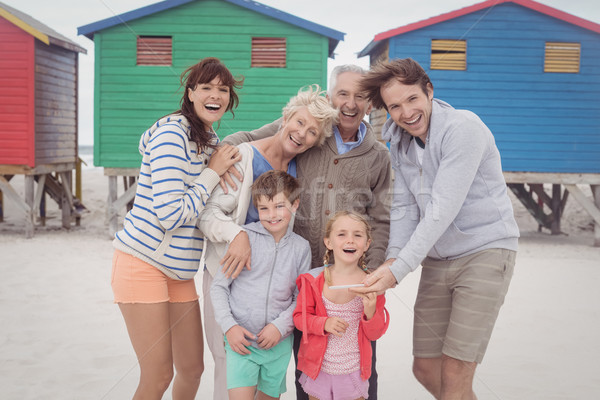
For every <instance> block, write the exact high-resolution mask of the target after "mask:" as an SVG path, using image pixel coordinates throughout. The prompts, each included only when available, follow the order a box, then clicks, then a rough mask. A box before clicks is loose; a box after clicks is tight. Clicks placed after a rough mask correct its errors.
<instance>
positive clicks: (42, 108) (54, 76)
mask: <svg viewBox="0 0 600 400" xmlns="http://www.w3.org/2000/svg"><path fill="white" fill-rule="evenodd" d="M79 53H84V54H85V53H86V50H85V49H84V48H83V47H81V46H79V45H77V44H76V43H74V42H73V41H71V40H69V39H68V38H66V37H65V36H63V35H61V34H60V33H58V32H56V31H54V30H53V29H51V28H50V27H48V26H46V25H44V24H42V23H41V22H39V21H37V20H35V19H33V18H32V17H30V16H28V15H26V14H24V13H22V12H20V11H18V10H16V9H14V8H12V7H9V6H7V5H6V4H3V3H0V190H1V191H2V192H1V193H0V220H1V219H2V209H3V208H2V199H3V198H9V199H11V200H13V201H15V202H16V203H17V204H18V205H19V207H20V208H21V209H22V210H23V211H24V212H25V214H26V216H27V217H26V221H27V222H26V228H25V230H26V234H27V236H28V237H31V236H32V235H33V230H34V218H35V210H37V209H38V208H40V216H41V218H42V222H44V215H45V208H44V206H45V197H46V196H45V194H48V195H49V196H50V197H51V198H52V199H53V200H55V201H56V202H57V203H58V204H59V206H60V208H61V209H62V224H63V226H64V227H67V228H68V227H70V225H71V222H72V219H73V217H75V219H76V220H77V221H78V215H79V214H78V212H77V207H78V206H79V205H78V200H77V198H76V197H75V195H74V193H73V190H72V187H73V179H72V178H73V170H76V168H77V164H78V153H77V76H78V71H77V66H78V55H79ZM15 175H24V176H25V195H24V199H22V198H21V197H20V196H19V194H18V193H17V191H16V190H15V189H14V188H13V186H11V183H10V180H11V178H12V177H13V176H15ZM36 182H37V185H36ZM2 195H3V196H2Z"/></svg>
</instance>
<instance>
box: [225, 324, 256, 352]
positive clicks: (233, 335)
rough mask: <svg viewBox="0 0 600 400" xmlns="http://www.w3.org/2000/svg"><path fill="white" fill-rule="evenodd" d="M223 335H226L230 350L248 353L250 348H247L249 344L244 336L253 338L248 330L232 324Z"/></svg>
mask: <svg viewBox="0 0 600 400" xmlns="http://www.w3.org/2000/svg"><path fill="white" fill-rule="evenodd" d="M225 336H226V337H227V342H228V343H229V347H231V350H233V351H235V352H236V353H238V354H241V355H248V354H250V350H248V348H247V347H248V346H250V342H249V341H248V340H247V339H246V338H247V337H248V338H250V339H254V338H255V336H254V335H253V334H252V333H251V332H250V331H248V330H247V329H245V328H244V327H242V326H239V325H234V326H232V327H231V328H229V330H228V331H227V332H226V333H225Z"/></svg>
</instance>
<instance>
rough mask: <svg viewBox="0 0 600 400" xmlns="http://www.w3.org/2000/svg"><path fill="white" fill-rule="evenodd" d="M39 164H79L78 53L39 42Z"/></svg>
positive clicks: (37, 68)
mask: <svg viewBox="0 0 600 400" xmlns="http://www.w3.org/2000/svg"><path fill="white" fill-rule="evenodd" d="M35 55H36V58H35V61H36V62H35V66H36V74H35V102H36V103H35V107H36V118H35V144H36V146H35V157H36V164H38V165H39V164H55V163H72V162H75V161H76V160H77V53H75V52H72V51H69V50H66V49H64V48H62V47H58V46H54V45H50V46H47V45H45V44H44V43H41V42H36V46H35Z"/></svg>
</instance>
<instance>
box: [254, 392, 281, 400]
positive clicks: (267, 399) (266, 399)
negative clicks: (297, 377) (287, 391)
mask: <svg viewBox="0 0 600 400" xmlns="http://www.w3.org/2000/svg"><path fill="white" fill-rule="evenodd" d="M280 397H281V396H277V397H271V396H269V395H268V394H265V393H263V392H261V391H260V390H259V391H258V393H257V395H256V400H277V399H279V398H280Z"/></svg>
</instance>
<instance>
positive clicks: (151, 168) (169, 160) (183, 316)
mask: <svg viewBox="0 0 600 400" xmlns="http://www.w3.org/2000/svg"><path fill="white" fill-rule="evenodd" d="M181 84H182V86H183V87H184V94H183V98H182V100H181V109H180V110H178V111H176V112H175V113H173V114H171V115H168V116H166V117H164V118H162V119H160V120H159V121H157V122H156V123H154V124H153V125H152V127H150V129H148V130H147V131H146V132H145V133H144V134H143V135H142V138H141V140H140V153H141V154H142V164H141V168H140V175H139V180H138V186H137V192H136V196H135V199H134V204H133V207H132V209H131V211H129V212H128V213H127V215H126V217H125V222H124V224H123V225H124V226H123V230H121V231H119V232H118V233H117V234H116V238H115V240H114V242H113V243H114V247H115V254H114V257H113V271H112V288H113V292H114V296H115V302H116V303H118V304H119V307H120V309H121V313H122V314H123V318H124V319H125V323H126V325H127V330H128V332H129V337H130V339H131V343H132V345H133V348H134V350H135V353H136V355H137V358H138V362H139V365H140V381H139V384H138V387H137V390H136V392H135V395H134V396H133V398H134V399H145V400H146V399H161V398H162V396H163V393H164V392H165V391H166V390H167V388H168V387H169V385H170V383H171V380H172V379H173V375H174V373H173V367H175V370H176V371H177V376H176V377H175V380H174V382H173V399H193V398H195V395H196V392H197V391H198V385H199V384H200V376H201V375H202V372H203V370H204V364H203V337H202V322H201V318H200V307H199V304H198V294H197V293H196V286H195V283H194V279H193V278H194V275H195V274H196V272H197V270H198V268H199V266H200V258H201V255H202V251H203V247H204V246H203V244H204V239H203V236H202V233H201V232H200V231H199V230H198V228H196V222H197V219H198V216H199V214H200V212H201V211H202V210H203V208H204V205H205V204H206V202H207V201H208V198H209V197H210V194H211V192H212V190H213V189H214V187H215V186H216V185H217V184H218V183H219V179H220V177H221V175H223V173H225V171H227V169H228V168H229V167H231V166H232V165H233V164H234V163H236V162H238V161H239V160H240V154H239V151H238V150H237V148H235V147H232V146H218V142H219V141H218V138H217V136H216V134H215V132H214V131H213V129H212V125H213V124H214V123H215V122H217V121H219V120H220V119H221V117H222V116H223V114H224V113H225V112H226V111H232V110H233V108H234V107H236V106H237V104H238V97H237V95H236V93H235V90H234V89H235V88H237V87H239V86H240V85H241V81H237V80H236V79H235V78H234V77H233V75H232V74H231V72H229V70H228V69H227V68H226V67H225V65H223V64H222V63H221V62H220V61H219V60H218V59H216V58H205V59H203V60H201V61H200V62H199V63H198V64H196V65H194V66H192V67H190V68H188V69H187V70H185V71H184V73H183V74H182V75H181ZM232 112H233V111H232Z"/></svg>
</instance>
